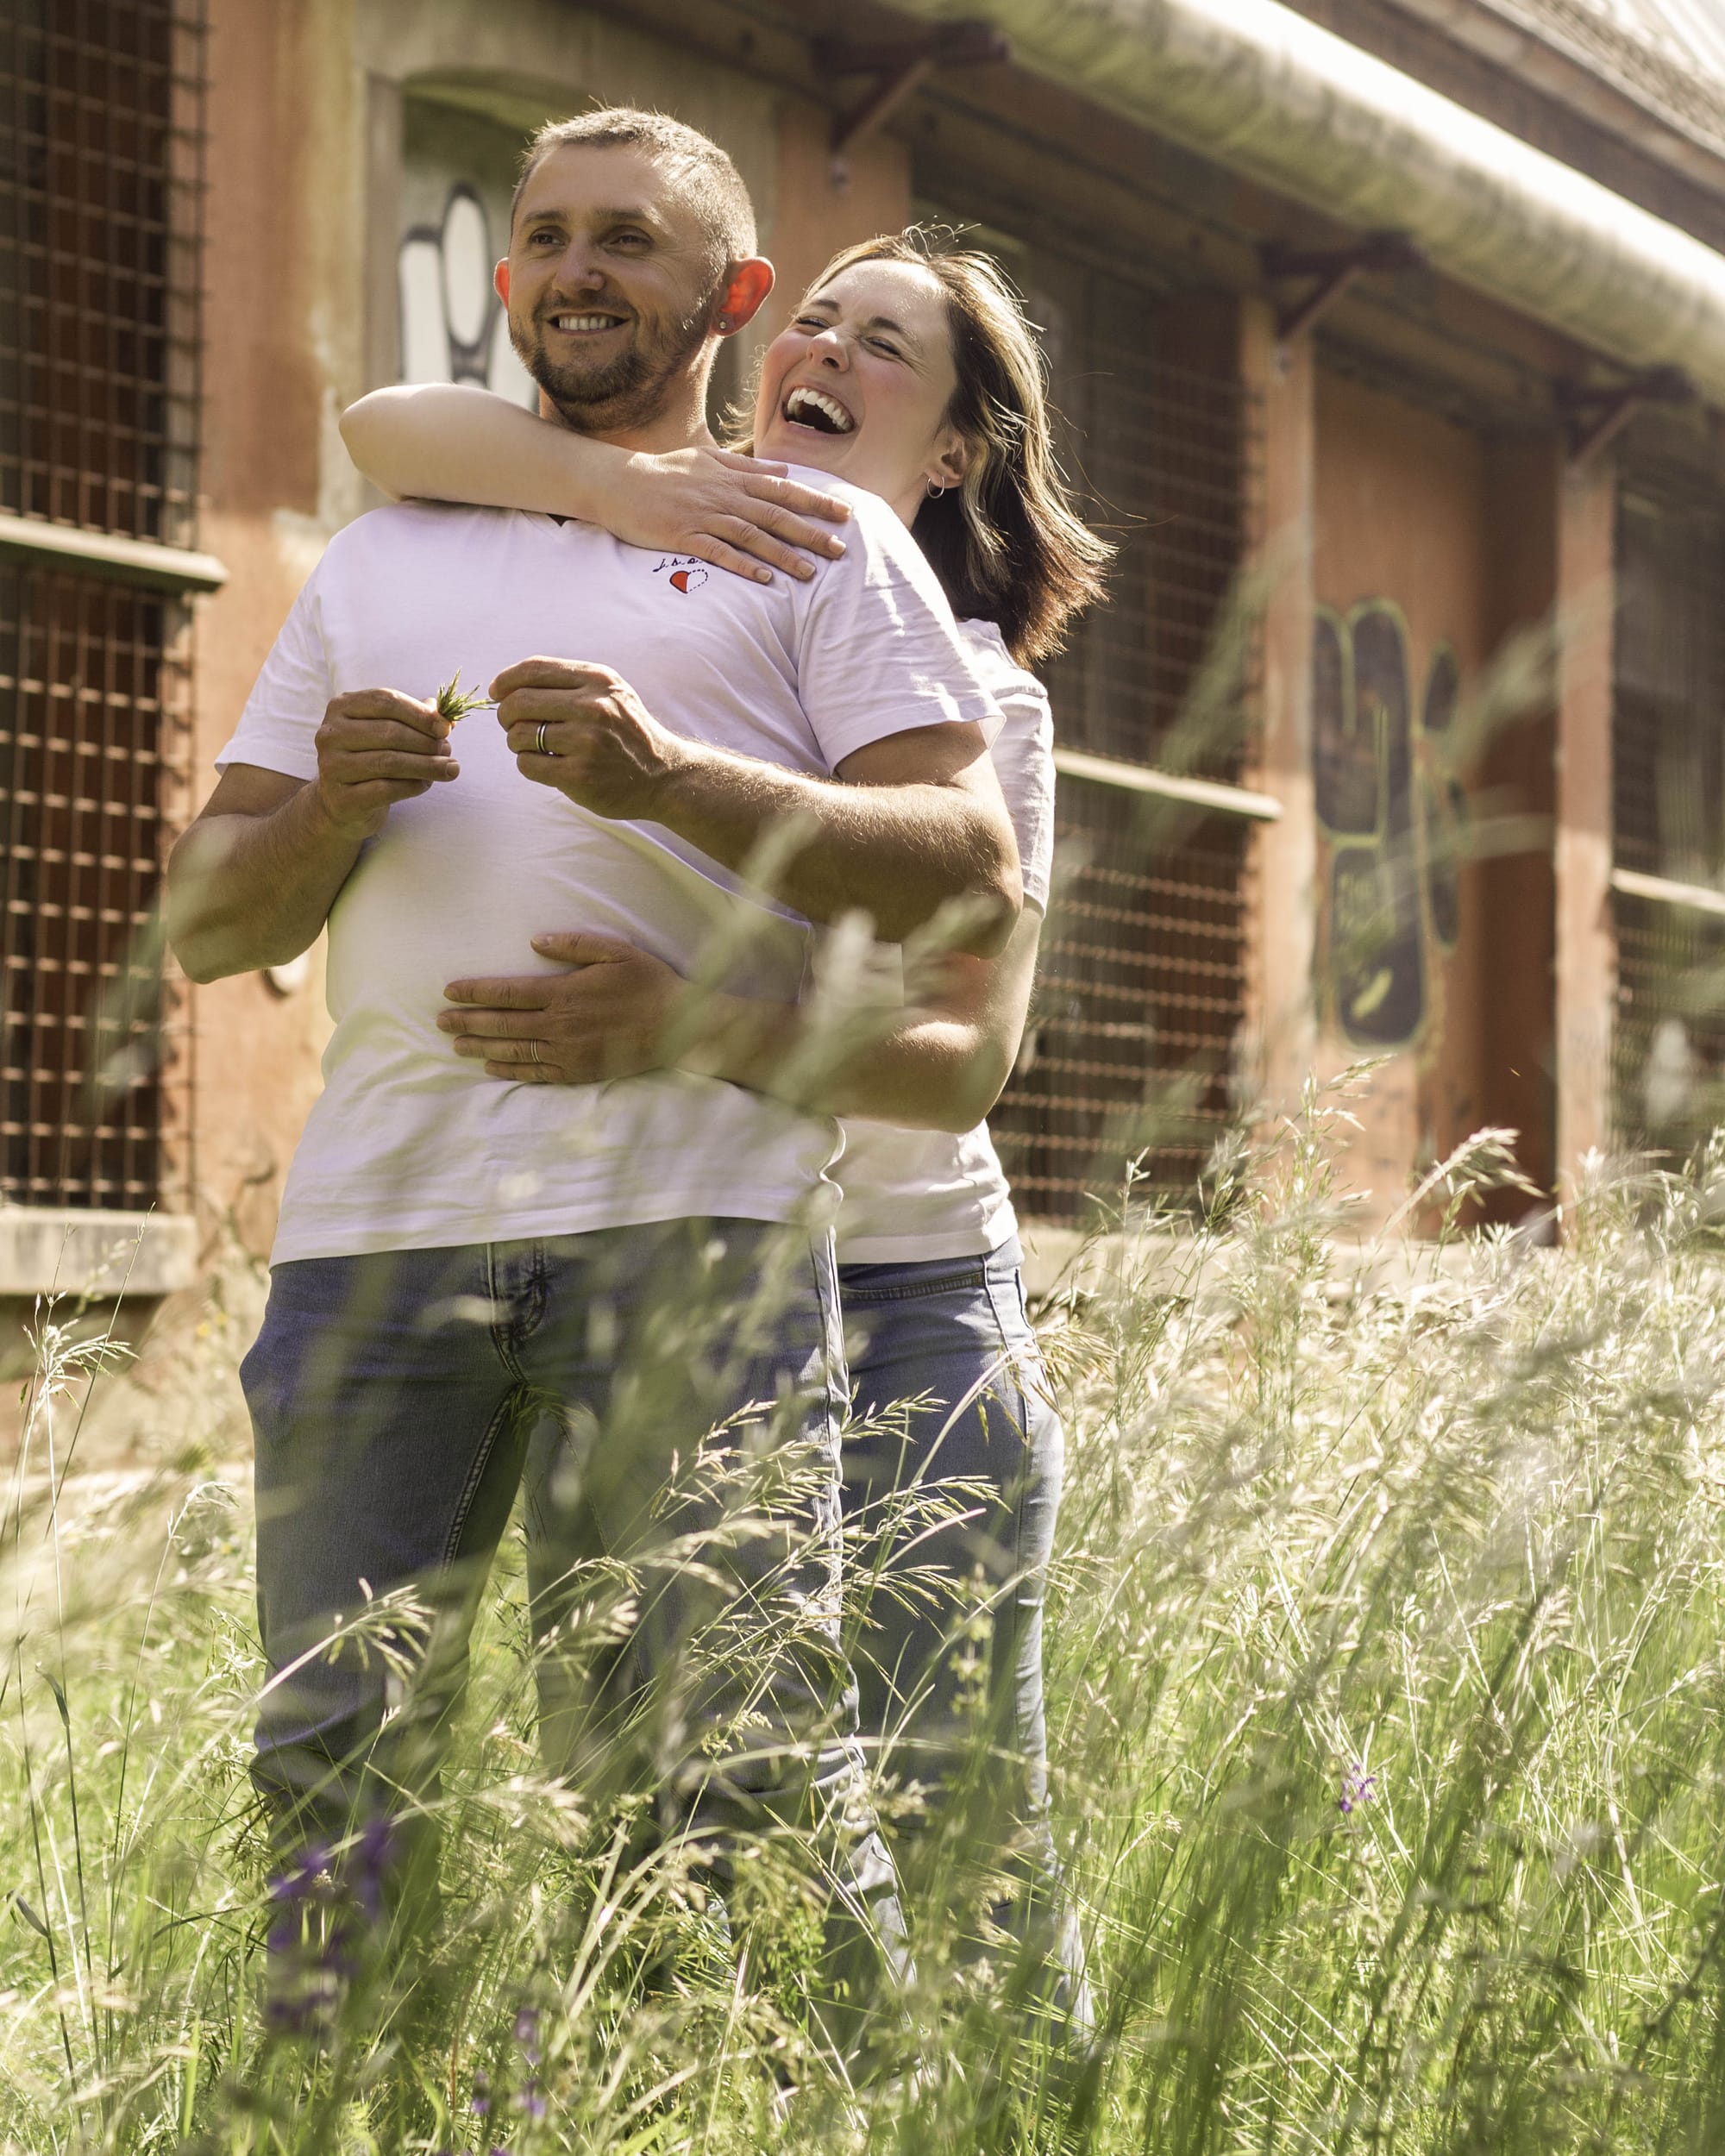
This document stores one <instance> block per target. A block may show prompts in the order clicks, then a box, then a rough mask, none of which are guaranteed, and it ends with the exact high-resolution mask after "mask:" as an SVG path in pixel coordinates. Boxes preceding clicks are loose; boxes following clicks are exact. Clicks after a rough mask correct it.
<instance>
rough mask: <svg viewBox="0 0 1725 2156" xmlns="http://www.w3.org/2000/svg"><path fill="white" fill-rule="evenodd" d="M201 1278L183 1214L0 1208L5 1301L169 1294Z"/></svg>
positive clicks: (193, 1231)
mask: <svg viewBox="0 0 1725 2156" xmlns="http://www.w3.org/2000/svg"><path fill="white" fill-rule="evenodd" d="M197 1276H198V1224H197V1222H196V1221H195V1220H193V1219H191V1218H190V1217H189V1216H187V1215H185V1214H182V1213H90V1212H83V1211H79V1210H77V1209H75V1208H73V1207H70V1206H64V1207H63V1206H0V1295H40V1294H63V1295H82V1294H92V1295H117V1294H122V1293H123V1294H129V1295H166V1294H173V1293H174V1291H175V1290H176V1289H178V1288H189V1287H190V1286H191V1282H193V1281H194V1280H195V1279H196V1278H197Z"/></svg>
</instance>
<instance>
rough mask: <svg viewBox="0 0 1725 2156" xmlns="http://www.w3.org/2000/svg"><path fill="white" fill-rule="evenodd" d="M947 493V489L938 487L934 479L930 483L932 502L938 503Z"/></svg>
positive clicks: (929, 496)
mask: <svg viewBox="0 0 1725 2156" xmlns="http://www.w3.org/2000/svg"><path fill="white" fill-rule="evenodd" d="M944 492H946V489H945V488H944V486H936V485H935V483H934V481H933V480H932V479H931V480H930V481H929V483H928V498H929V499H930V501H931V502H938V500H939V499H940V498H941V496H942V495H943V494H944Z"/></svg>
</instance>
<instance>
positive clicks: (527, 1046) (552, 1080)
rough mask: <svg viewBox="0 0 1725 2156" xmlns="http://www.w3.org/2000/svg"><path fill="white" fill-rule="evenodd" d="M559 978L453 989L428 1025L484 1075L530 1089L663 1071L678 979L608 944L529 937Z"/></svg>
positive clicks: (498, 978)
mask: <svg viewBox="0 0 1725 2156" xmlns="http://www.w3.org/2000/svg"><path fill="white" fill-rule="evenodd" d="M533 948H534V950H536V952H537V953H538V955H539V956H541V957H542V958H549V959H552V960H555V962H558V963H559V964H561V965H564V966H567V967H568V968H570V970H569V971H568V972H567V973H558V974H522V975H492V976H490V977H487V978H481V979H475V980H471V981H450V982H449V985H448V986H447V987H445V989H444V991H443V993H444V995H445V996H446V997H447V998H448V1004H447V1006H446V1007H445V1008H444V1009H443V1010H442V1011H440V1012H438V1014H437V1024H438V1025H439V1027H440V1028H441V1029H442V1031H443V1032H445V1033H447V1034H449V1036H450V1038H451V1045H452V1046H453V1047H454V1049H455V1053H456V1055H457V1056H463V1057H465V1058H467V1060H468V1061H470V1062H480V1063H483V1065H484V1067H485V1070H486V1075H487V1076H488V1077H492V1078H506V1079H511V1080H512V1081H515V1082H516V1083H517V1084H521V1085H532V1086H556V1085H563V1086H590V1085H598V1084H601V1083H603V1082H604V1081H605V1080H606V1079H611V1078H634V1077H638V1076H639V1075H641V1074H642V1073H643V1071H649V1070H658V1069H662V1068H664V1067H665V1066H666V1063H667V1061H668V1058H667V1056H666V1055H665V1053H664V1043H665V1037H666V1034H667V1031H668V1026H669V1024H670V1020H671V1018H672V1016H673V1014H674V1012H675V1010H676V1008H677V1005H678V1003H679V1001H680V1000H681V996H682V993H683V988H684V986H685V983H684V981H683V978H682V975H681V974H679V973H677V972H676V971H674V968H671V967H669V966H668V965H666V964H665V963H664V962H663V961H662V959H658V958H655V957H654V956H651V954H650V953H649V952H647V951H643V950H637V949H636V948H635V946H634V945H633V944H632V943H624V942H623V941H622V940H621V938H619V937H615V936H594V935H585V934H573V935H555V936H536V937H534V938H533Z"/></svg>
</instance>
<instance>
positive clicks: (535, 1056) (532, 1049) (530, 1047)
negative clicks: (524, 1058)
mask: <svg viewBox="0 0 1725 2156" xmlns="http://www.w3.org/2000/svg"><path fill="white" fill-rule="evenodd" d="M527 1053H528V1055H529V1056H530V1057H531V1059H532V1060H533V1062H536V1063H543V1062H544V1060H545V1058H544V1057H543V1056H542V1055H541V1054H540V1053H539V1044H538V1042H537V1041H529V1042H528V1044H527Z"/></svg>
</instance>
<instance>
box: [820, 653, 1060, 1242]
mask: <svg viewBox="0 0 1725 2156" xmlns="http://www.w3.org/2000/svg"><path fill="white" fill-rule="evenodd" d="M959 628H960V630H961V632H962V634H963V636H964V639H965V641H966V642H967V643H969V646H970V648H971V651H972V653H973V654H974V655H975V661H976V664H977V667H978V669H979V671H980V672H981V673H982V676H983V678H984V680H986V681H987V682H988V686H989V688H990V690H991V691H992V692H993V693H994V701H995V702H996V703H997V704H998V705H1000V710H1001V711H1002V712H1003V713H1004V715H1005V716H1004V718H1003V719H1002V722H1001V726H1000V732H999V733H998V734H997V735H996V736H994V742H993V743H992V744H991V749H990V753H991V755H993V758H994V769H995V771H996V772H997V774H999V777H1000V791H1001V792H1002V793H1004V794H1005V796H1006V799H1007V808H1008V809H1009V810H1010V811H1011V812H1012V818H1013V830H1015V831H1016V832H1017V833H1018V840H1019V864H1020V867H1021V868H1022V871H1023V876H1024V894H1025V903H1026V905H1027V906H1032V905H1033V906H1038V907H1039V908H1041V909H1043V910H1044V911H1046V909H1047V906H1048V884H1049V876H1050V874H1051V870H1052V868H1053V862H1054V727H1053V723H1052V721H1051V718H1050V716H1049V709H1048V694H1047V692H1046V691H1045V690H1044V687H1043V686H1042V684H1041V682H1039V681H1038V680H1037V679H1036V678H1035V676H1034V675H1033V674H1026V672H1025V670H1024V668H1023V667H1020V666H1019V665H1018V663H1017V662H1016V661H1014V660H1013V657H1012V655H1011V654H1010V653H1009V652H1008V651H1007V647H1006V645H1005V643H1004V642H1002V641H1001V637H1000V630H998V629H996V628H995V627H994V624H993V623H992V622H982V621H967V622H962V623H960V624H959ZM834 1173H835V1174H836V1175H837V1178H838V1181H840V1183H842V1184H843V1185H844V1206H843V1207H842V1208H841V1210H840V1212H839V1215H838V1223H837V1227H838V1256H839V1260H840V1263H843V1264H847V1265H902V1264H910V1263H919V1262H920V1261H921V1260H924V1259H928V1258H949V1257H980V1256H981V1255H982V1253H983V1252H984V1251H987V1250H994V1249H995V1248H996V1247H997V1246H998V1245H999V1244H1002V1243H1004V1242H1005V1241H1006V1239H1007V1237H1008V1236H1009V1235H1015V1234H1017V1232H1018V1221H1017V1219H1016V1218H1015V1217H1014V1215H1013V1200H1012V1193H1011V1190H1010V1189H1009V1188H1008V1186H1007V1177H1006V1171H1005V1170H1004V1169H1002V1168H1001V1166H1000V1156H999V1155H998V1154H997V1153H996V1152H995V1150H994V1140H993V1139H992V1138H990V1137H989V1136H988V1125H987V1124H986V1123H979V1124H978V1125H976V1127H975V1130H974V1131H966V1132H965V1133H964V1135H963V1137H962V1138H955V1137H954V1136H953V1135H952V1133H951V1132H950V1131H906V1130H901V1129H900V1128H899V1127H898V1126H897V1125H894V1124H890V1123H866V1122H861V1121H857V1120H855V1119H850V1120H847V1121H846V1123H845V1125H844V1155H843V1156H842V1157H841V1158H840V1160H839V1163H838V1165H837V1169H835V1170H834Z"/></svg>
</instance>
